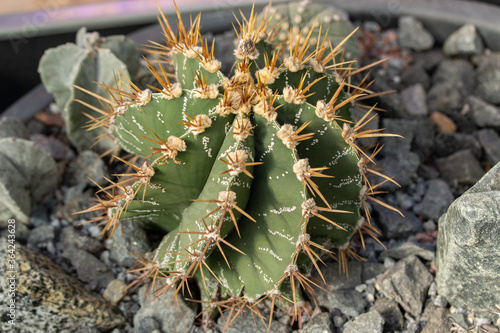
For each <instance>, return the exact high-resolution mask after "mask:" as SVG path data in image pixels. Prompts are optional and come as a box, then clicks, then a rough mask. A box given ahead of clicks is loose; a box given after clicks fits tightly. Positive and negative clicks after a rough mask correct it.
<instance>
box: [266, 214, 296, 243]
mask: <svg viewBox="0 0 500 333" xmlns="http://www.w3.org/2000/svg"><path fill="white" fill-rule="evenodd" d="M263 216H267V215H266V214H263ZM267 231H268V232H269V233H270V234H271V235H273V236H279V237H281V238H284V239H286V240H289V241H290V242H293V240H294V236H291V235H285V234H283V233H282V232H280V231H278V230H271V229H267ZM292 244H293V243H292Z"/></svg>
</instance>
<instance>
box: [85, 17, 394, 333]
mask: <svg viewBox="0 0 500 333" xmlns="http://www.w3.org/2000/svg"><path fill="white" fill-rule="evenodd" d="M273 13H274V11H273V9H271V8H268V9H267V10H266V11H265V12H264V14H263V15H262V16H261V17H260V19H257V15H256V14H255V13H254V12H252V14H251V15H250V17H248V18H245V17H242V18H240V19H239V22H238V24H237V25H239V32H238V46H237V47H236V49H235V50H234V54H235V57H236V61H235V64H234V73H233V75H232V76H231V77H229V78H227V77H225V76H224V75H223V74H222V73H221V72H220V71H219V68H220V65H221V64H220V62H219V61H218V60H216V59H214V58H213V47H214V46H213V45H212V46H210V45H208V44H207V42H206V40H204V39H202V38H201V37H200V33H199V26H200V17H199V16H197V17H196V18H194V19H192V20H191V25H190V26H186V25H185V24H184V23H183V22H182V20H181V16H180V13H178V19H179V22H177V23H171V22H169V21H167V20H166V18H165V17H164V16H161V22H160V23H161V24H162V27H163V29H164V35H165V43H166V45H162V44H154V45H153V46H152V47H151V49H152V51H153V52H155V53H157V54H159V55H160V56H162V57H164V58H165V59H168V60H167V61H171V62H172V64H173V67H174V68H175V71H176V73H175V76H176V81H177V82H175V83H173V82H172V83H171V82H170V80H171V78H169V76H168V75H167V73H166V71H165V70H164V69H163V67H162V66H161V64H160V63H158V66H156V67H154V66H153V65H151V64H150V70H151V72H152V73H153V74H154V76H155V77H156V78H157V80H158V83H159V85H161V87H162V88H160V89H156V88H152V87H151V88H152V89H156V92H152V91H151V90H149V89H146V90H142V89H139V88H138V87H137V86H135V85H134V84H132V83H131V82H130V81H128V80H126V79H123V80H122V82H121V86H122V88H123V89H124V90H117V89H111V88H110V89H108V95H107V96H102V97H100V100H101V102H103V104H105V107H104V109H103V110H101V111H102V113H103V116H102V117H100V118H98V119H96V124H99V125H102V126H103V127H104V128H105V129H106V130H107V131H108V134H110V135H112V136H113V137H114V138H115V139H116V142H117V143H118V144H119V145H120V147H122V148H123V149H124V150H126V151H127V152H129V153H132V154H136V155H139V156H141V157H142V158H143V160H142V162H141V163H140V164H138V165H134V164H133V163H130V162H127V161H125V160H123V159H121V158H119V159H120V160H121V161H122V162H124V163H126V164H128V165H129V166H130V167H131V168H132V169H133V171H131V172H130V173H125V174H119V175H116V176H118V178H119V179H118V180H117V181H116V182H111V183H110V185H109V186H107V187H103V188H101V190H100V191H99V193H100V194H101V196H100V197H99V202H98V204H97V205H95V206H94V207H92V208H90V209H89V211H102V212H103V214H104V215H103V217H102V218H98V219H96V221H99V222H100V223H102V224H103V225H104V226H105V227H104V231H109V232H113V231H114V230H115V229H116V227H117V226H118V225H119V224H120V223H122V222H123V221H126V222H125V223H134V222H132V221H141V222H145V221H147V222H151V223H153V224H155V225H156V226H159V227H161V228H163V229H164V230H165V231H168V233H167V235H166V236H165V237H164V239H163V241H162V242H161V244H160V245H159V247H158V249H157V250H156V251H155V253H154V257H152V258H148V259H145V258H143V259H139V261H140V264H141V265H142V266H141V267H139V268H138V269H137V270H136V272H138V273H139V274H141V275H140V278H139V280H138V281H137V283H139V282H144V281H149V282H151V283H152V288H153V289H154V290H155V293H156V294H155V295H157V296H158V297H161V295H162V294H163V293H165V292H166V291H167V290H169V289H170V288H175V293H176V294H178V293H179V292H182V294H184V296H188V297H189V296H190V295H191V290H190V289H189V285H188V280H189V279H191V278H195V279H196V280H197V281H198V283H199V286H200V290H201V294H202V300H203V308H204V310H205V311H206V312H205V316H204V318H205V319H210V317H211V314H212V313H216V312H217V311H219V312H220V311H224V310H228V314H229V315H228V317H226V325H230V324H231V322H232V321H233V320H234V317H235V315H237V313H238V311H239V310H240V309H242V308H244V307H246V308H248V309H250V310H251V311H252V312H256V311H257V312H258V307H257V305H258V304H260V303H261V302H262V301H263V300H265V299H267V300H268V301H269V302H270V303H269V304H270V305H271V308H273V307H274V305H279V306H282V307H283V308H285V309H288V310H290V311H291V313H292V314H293V315H294V317H296V316H297V315H298V314H299V311H301V308H302V306H303V305H304V301H305V300H304V297H303V292H302V290H305V291H307V292H309V293H310V294H312V295H314V290H313V286H319V287H320V288H321V284H322V283H325V281H324V278H323V275H321V273H320V276H321V278H322V279H323V281H318V280H316V279H312V278H309V277H308V276H309V275H310V273H311V271H312V270H313V269H314V270H318V271H319V270H320V266H321V265H323V262H322V260H321V259H320V257H321V255H324V254H326V255H330V256H336V258H337V259H338V260H339V262H340V265H341V267H342V269H345V268H346V266H345V265H346V258H347V257H349V256H356V255H355V253H354V252H353V251H352V248H351V247H350V245H349V244H350V243H349V242H350V239H351V237H352V236H353V235H354V234H355V233H359V234H360V235H361V234H362V231H366V232H368V234H370V235H372V236H374V235H376V229H375V228H374V227H373V226H372V225H371V224H370V221H369V211H368V209H367V208H366V202H367V201H368V200H372V201H374V202H379V201H378V200H377V199H374V198H373V195H375V194H376V193H377V186H378V185H376V184H370V183H369V182H368V179H367V174H368V173H376V174H379V175H380V172H379V171H377V169H375V168H374V167H373V165H372V163H371V160H372V158H373V156H374V155H376V154H377V153H378V151H379V150H380V149H379V147H376V148H375V150H374V151H372V152H365V151H364V150H363V149H362V148H361V147H360V146H358V144H357V139H360V138H366V137H379V136H392V134H383V133H381V130H368V129H364V127H365V125H366V124H367V123H369V122H370V121H371V120H372V119H373V118H374V117H375V112H374V109H373V108H371V107H366V106H363V105H361V104H360V103H359V101H360V100H362V99H365V98H367V97H370V95H372V94H373V93H372V92H371V91H370V90H369V89H368V87H369V84H367V83H366V81H367V80H361V86H359V87H358V86H356V85H354V83H353V81H352V80H351V79H352V76H353V75H355V74H356V73H358V72H359V71H362V70H363V69H360V70H354V68H356V66H355V65H354V63H353V62H351V61H347V60H343V54H344V46H345V42H346V41H347V40H348V36H344V38H343V39H340V41H339V42H337V43H331V42H330V41H329V39H328V38H327V37H328V36H329V35H327V34H326V32H327V31H328V23H329V22H327V21H325V22H323V24H322V29H315V25H311V27H309V28H308V29H307V31H305V30H299V31H292V34H294V35H293V38H292V37H290V40H289V46H288V47H287V50H284V48H283V47H281V46H277V45H276V44H275V40H274V39H275V37H276V36H277V31H276V30H275V28H279V27H278V26H276V25H273V24H271V23H270V22H271V20H272V16H273ZM297 15H298V14H297ZM308 21H309V20H308ZM316 25H319V22H316ZM174 26H177V27H178V32H177V31H174V30H173V29H172V27H174ZM299 36H300V37H299ZM313 38H314V39H315V42H314V43H313V42H312V39H313ZM155 68H158V69H155ZM353 104H356V105H358V106H359V107H360V108H362V109H363V110H364V111H365V114H364V115H363V116H362V117H361V118H360V119H355V118H354V116H353V115H352V113H351V106H352V105H353ZM384 178H385V180H384V182H387V181H392V180H391V179H390V178H389V177H385V176H384ZM360 210H361V211H364V212H365V216H364V217H363V216H362V214H360ZM150 279H152V281H150ZM233 310H234V311H233ZM214 311H215V312H214ZM272 315H273V312H272V311H271V314H270V317H271V319H272ZM261 318H262V317H261ZM262 319H263V318H262ZM263 321H264V319H263ZM266 325H270V324H267V323H266Z"/></svg>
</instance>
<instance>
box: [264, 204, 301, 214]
mask: <svg viewBox="0 0 500 333" xmlns="http://www.w3.org/2000/svg"><path fill="white" fill-rule="evenodd" d="M296 209H297V207H296V206H292V207H281V208H280V209H279V210H276V209H271V210H269V212H271V213H273V214H277V215H281V213H284V212H286V213H291V212H294V211H295V210H296Z"/></svg>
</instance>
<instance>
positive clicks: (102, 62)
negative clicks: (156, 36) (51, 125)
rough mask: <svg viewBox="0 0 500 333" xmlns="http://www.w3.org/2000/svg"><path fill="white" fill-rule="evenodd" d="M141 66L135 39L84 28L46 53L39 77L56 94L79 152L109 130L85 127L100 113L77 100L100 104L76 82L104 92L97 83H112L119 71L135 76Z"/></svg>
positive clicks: (108, 144)
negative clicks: (80, 88) (70, 40)
mask: <svg viewBox="0 0 500 333" xmlns="http://www.w3.org/2000/svg"><path fill="white" fill-rule="evenodd" d="M138 69H139V52H138V50H137V46H136V45H135V43H134V42H133V41H131V40H130V39H128V38H126V37H124V36H110V37H106V38H102V37H100V36H99V34H98V33H97V32H93V33H87V30H86V29H85V28H81V29H80V30H79V31H78V33H77V35H76V44H73V43H68V44H65V45H61V46H58V47H56V48H53V49H49V50H47V51H46V52H45V54H44V56H43V57H42V59H41V60H40V64H39V68H38V71H39V72H40V77H41V79H42V82H43V84H44V85H45V87H46V89H47V91H48V92H50V93H52V94H54V97H55V100H56V103H57V105H58V107H59V109H60V110H62V115H63V118H64V121H65V122H66V126H67V134H68V137H69V139H70V140H71V142H72V143H73V145H74V146H75V147H76V148H77V149H78V150H79V151H82V150H85V149H89V148H90V147H91V146H92V145H93V144H95V142H94V141H95V140H94V138H95V136H98V135H104V136H106V131H104V130H103V129H100V128H98V129H96V130H95V131H92V132H89V131H87V130H86V129H87V128H88V126H87V122H88V121H89V118H90V119H95V118H97V117H99V116H100V114H99V113H98V112H96V111H95V110H92V109H91V110H89V108H88V106H87V105H85V104H82V103H79V102H78V101H79V100H81V101H83V102H84V103H87V104H88V105H93V106H95V107H97V106H99V107H100V104H99V103H96V99H95V98H93V97H92V96H91V95H90V94H88V93H86V92H83V91H81V90H78V89H75V87H74V85H78V86H79V87H83V88H85V89H87V90H88V91H91V92H94V93H98V94H103V92H104V89H103V88H102V86H98V85H96V84H95V82H100V83H103V84H106V85H110V86H113V85H115V75H117V74H119V72H121V73H122V74H123V75H124V76H126V77H133V76H135V74H136V73H137V71H138ZM85 115H86V116H85ZM90 128H92V129H93V127H90ZM99 146H100V147H99V148H100V150H108V149H111V148H113V147H116V144H115V143H114V142H111V141H110V140H101V141H100V142H99Z"/></svg>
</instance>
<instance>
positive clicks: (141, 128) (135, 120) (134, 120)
mask: <svg viewBox="0 0 500 333" xmlns="http://www.w3.org/2000/svg"><path fill="white" fill-rule="evenodd" d="M132 121H133V122H134V124H136V125H137V127H139V129H140V130H141V132H143V133H146V132H145V131H144V127H142V125H141V124H140V123H139V122H138V121H137V119H135V117H134V116H132Z"/></svg>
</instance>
